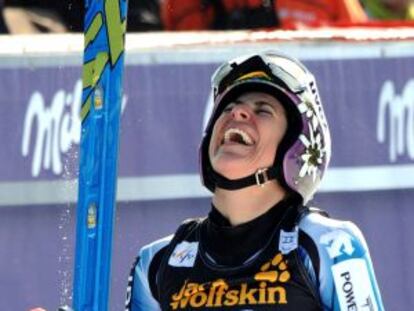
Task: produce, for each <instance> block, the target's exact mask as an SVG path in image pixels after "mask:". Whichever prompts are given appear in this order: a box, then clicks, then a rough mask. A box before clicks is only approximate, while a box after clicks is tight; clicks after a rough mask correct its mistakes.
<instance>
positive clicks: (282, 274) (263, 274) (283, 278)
mask: <svg viewBox="0 0 414 311" xmlns="http://www.w3.org/2000/svg"><path fill="white" fill-rule="evenodd" d="M287 268H288V266H287V264H286V261H285V260H284V259H283V255H282V254H281V253H278V254H277V255H276V256H275V257H274V258H273V259H272V260H271V261H269V262H267V263H265V264H264V265H263V266H261V268H260V272H258V273H256V274H255V276H254V279H255V280H256V281H258V282H260V281H267V282H272V283H275V282H278V281H279V282H281V283H286V282H287V281H289V279H290V273H289V271H288V270H287Z"/></svg>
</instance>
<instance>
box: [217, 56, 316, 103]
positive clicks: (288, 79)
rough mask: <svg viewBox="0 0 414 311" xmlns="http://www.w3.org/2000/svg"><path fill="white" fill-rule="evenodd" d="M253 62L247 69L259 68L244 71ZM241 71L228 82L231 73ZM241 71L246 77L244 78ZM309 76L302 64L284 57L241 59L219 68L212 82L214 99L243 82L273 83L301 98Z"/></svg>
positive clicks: (246, 57)
mask: <svg viewBox="0 0 414 311" xmlns="http://www.w3.org/2000/svg"><path fill="white" fill-rule="evenodd" d="M249 61H250V62H256V64H252V67H250V65H249V66H247V67H249V68H261V69H262V70H261V69H257V70H253V71H249V70H246V68H243V66H244V65H246V63H247V62H249ZM237 70H239V71H240V74H239V75H237V74H236V75H234V77H232V78H230V79H229V76H230V75H231V74H232V73H233V72H234V71H237ZM243 71H245V73H244V74H243ZM309 75H310V73H309V71H307V70H306V69H305V68H304V67H303V65H302V64H300V63H299V62H297V61H296V60H294V59H292V58H290V57H287V56H284V55H283V54H276V53H264V54H256V55H254V54H253V55H249V56H244V57H240V58H238V59H235V60H233V61H232V62H227V63H224V64H223V65H221V66H220V67H219V68H218V69H217V70H216V71H215V72H214V74H213V76H212V78H211V83H212V87H213V90H214V97H215V98H216V97H217V96H218V95H220V94H222V93H223V92H225V90H226V89H228V88H229V87H230V86H232V85H234V84H238V83H242V82H243V81H247V80H249V81H263V82H267V83H273V84H275V85H278V86H279V87H282V88H285V87H287V89H288V90H287V91H289V92H291V93H294V94H300V93H302V92H303V91H305V90H306V87H307V83H308V82H309V81H310V80H312V79H310V77H309Z"/></svg>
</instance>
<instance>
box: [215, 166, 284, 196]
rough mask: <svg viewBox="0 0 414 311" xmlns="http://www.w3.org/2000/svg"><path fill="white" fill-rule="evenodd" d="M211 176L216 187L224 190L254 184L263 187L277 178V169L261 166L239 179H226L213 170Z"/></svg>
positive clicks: (237, 188)
mask: <svg viewBox="0 0 414 311" xmlns="http://www.w3.org/2000/svg"><path fill="white" fill-rule="evenodd" d="M213 178H214V181H215V185H216V187H219V188H222V189H226V190H239V189H242V188H246V187H250V186H254V185H256V186H260V187H263V186H264V185H265V184H266V183H267V182H268V181H270V180H273V179H276V178H277V170H276V169H275V168H273V167H271V168H261V169H258V170H257V171H256V173H254V174H251V175H249V176H246V177H243V178H239V179H228V178H226V177H224V176H223V175H220V174H218V173H217V172H215V171H213Z"/></svg>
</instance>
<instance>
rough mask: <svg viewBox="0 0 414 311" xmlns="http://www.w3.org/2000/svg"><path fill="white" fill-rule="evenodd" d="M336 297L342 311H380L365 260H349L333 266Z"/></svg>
mask: <svg viewBox="0 0 414 311" xmlns="http://www.w3.org/2000/svg"><path fill="white" fill-rule="evenodd" d="M332 273H333V276H334V282H335V290H336V295H337V297H338V300H339V305H340V307H341V308H340V309H341V310H348V311H378V305H377V303H376V300H375V296H374V291H373V289H372V286H371V284H370V281H369V280H370V279H371V278H370V275H369V273H368V267H367V264H366V262H365V260H363V259H349V260H345V261H342V262H340V263H338V264H336V265H334V266H332Z"/></svg>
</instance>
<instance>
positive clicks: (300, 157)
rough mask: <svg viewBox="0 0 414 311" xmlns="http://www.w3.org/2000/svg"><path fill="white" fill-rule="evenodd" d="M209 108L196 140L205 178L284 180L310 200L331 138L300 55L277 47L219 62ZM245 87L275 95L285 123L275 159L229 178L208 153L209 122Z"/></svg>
mask: <svg viewBox="0 0 414 311" xmlns="http://www.w3.org/2000/svg"><path fill="white" fill-rule="evenodd" d="M211 82H212V92H213V100H214V108H213V112H212V114H211V116H210V119H209V122H208V123H207V126H206V128H205V131H204V135H203V139H202V142H201V146H200V165H201V177H202V181H203V184H204V185H205V186H206V187H207V188H208V189H209V190H210V191H212V192H214V189H215V188H216V186H218V187H220V188H224V189H229V190H235V189H241V188H244V187H248V186H252V185H255V184H257V185H262V184H264V183H265V182H266V181H268V180H270V179H277V180H278V181H279V182H280V183H281V184H282V186H284V187H285V188H287V189H288V191H293V192H294V193H297V194H299V195H300V197H301V199H302V200H303V202H304V203H306V202H307V201H309V200H310V199H311V198H312V196H313V194H314V192H315V191H316V189H317V188H318V185H319V183H320V182H321V180H322V177H323V175H324V172H325V170H326V168H327V166H328V163H329V160H330V155H331V140H330V133H329V128H328V124H327V121H326V119H325V114H324V111H323V108H322V104H321V100H320V97H319V92H318V89H317V86H316V81H315V78H314V76H313V75H312V74H311V73H310V72H309V70H308V69H307V68H306V67H305V66H304V65H303V64H302V63H300V62H299V61H298V60H296V59H294V58H292V57H290V56H287V55H285V54H282V53H280V52H276V51H270V52H264V53H259V54H250V55H247V56H242V57H238V58H235V59H233V60H230V61H229V62H226V63H224V64H222V65H221V66H220V67H219V68H218V69H217V70H216V71H215V73H214V74H213V76H212V79H211ZM246 92H264V93H267V94H270V95H272V96H274V97H275V98H277V99H278V100H279V101H280V102H281V104H282V105H283V107H284V108H285V111H286V116H287V120H288V129H287V133H286V134H285V137H284V138H283V139H282V141H281V143H280V144H279V146H278V148H277V152H276V156H275V161H274V163H273V165H272V166H271V167H269V168H263V169H258V171H257V172H256V173H255V174H252V175H250V176H246V177H244V178H240V179H235V180H230V179H227V178H226V177H224V176H222V175H220V174H219V173H217V172H215V171H214V169H213V168H212V165H211V163H210V159H209V153H208V149H209V145H210V140H211V135H212V131H213V127H214V124H215V122H216V121H217V119H218V117H219V116H220V115H221V113H222V112H223V110H224V109H225V108H226V106H227V105H228V104H229V103H231V101H233V100H235V99H236V98H237V97H238V96H240V95H242V94H243V93H246Z"/></svg>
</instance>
